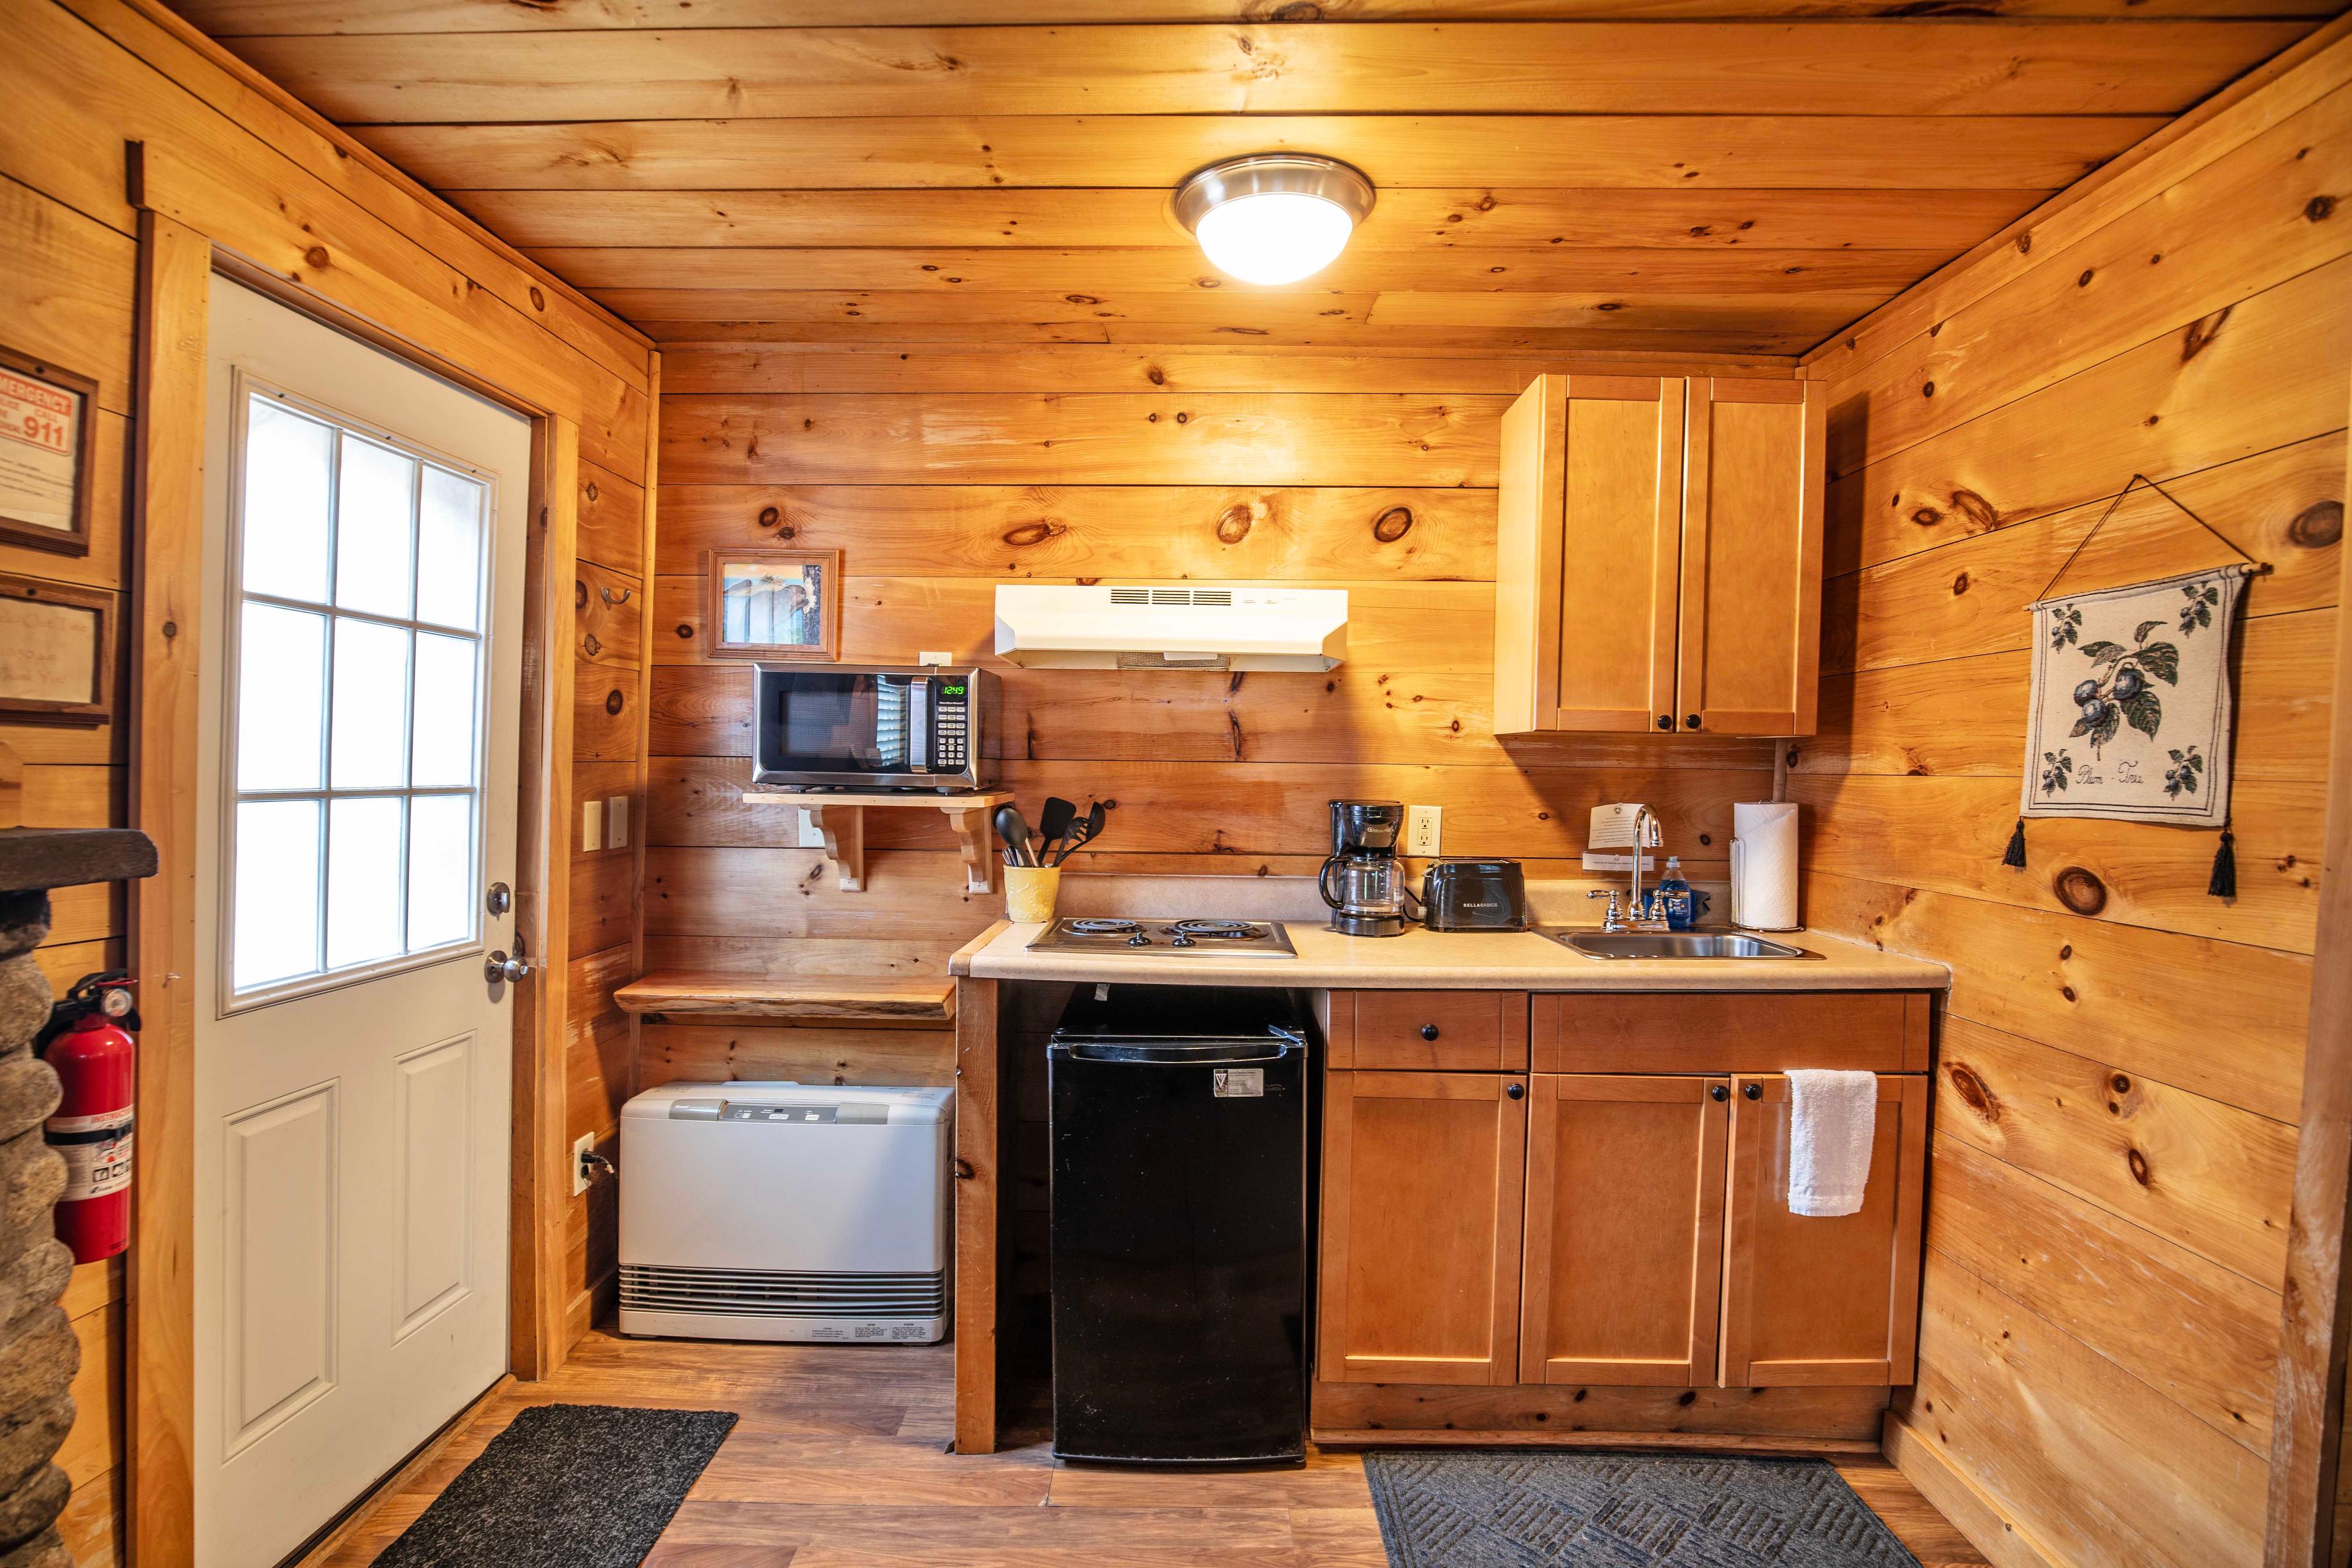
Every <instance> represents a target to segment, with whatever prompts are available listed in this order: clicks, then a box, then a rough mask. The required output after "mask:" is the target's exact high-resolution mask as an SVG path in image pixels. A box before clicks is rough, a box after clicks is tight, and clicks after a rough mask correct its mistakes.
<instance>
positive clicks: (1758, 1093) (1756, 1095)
mask: <svg viewBox="0 0 2352 1568" xmlns="http://www.w3.org/2000/svg"><path fill="white" fill-rule="evenodd" d="M1739 1092H1740V1093H1742V1094H1744V1095H1746V1096H1747V1097H1748V1099H1750V1100H1761V1099H1763V1098H1764V1086H1763V1085H1762V1084H1760V1083H1750V1084H1742V1085H1741V1086H1740V1089H1739Z"/></svg>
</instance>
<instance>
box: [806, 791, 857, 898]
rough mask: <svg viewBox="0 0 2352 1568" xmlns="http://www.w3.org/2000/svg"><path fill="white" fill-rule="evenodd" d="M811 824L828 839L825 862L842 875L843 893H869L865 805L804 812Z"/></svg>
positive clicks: (820, 807)
mask: <svg viewBox="0 0 2352 1568" xmlns="http://www.w3.org/2000/svg"><path fill="white" fill-rule="evenodd" d="M803 810H805V811H806V812H807V813H808V815H809V821H810V822H811V823H812V824H814V826H815V827H816V830H817V831H818V832H819V833H822V834H824V858H826V859H828V860H830V861H832V862H833V868H834V870H835V872H837V873H838V874H839V875H840V878H841V890H842V891H843V892H845V893H862V892H864V891H865V890H866V808H865V807H864V806H862V805H811V806H805V807H803Z"/></svg>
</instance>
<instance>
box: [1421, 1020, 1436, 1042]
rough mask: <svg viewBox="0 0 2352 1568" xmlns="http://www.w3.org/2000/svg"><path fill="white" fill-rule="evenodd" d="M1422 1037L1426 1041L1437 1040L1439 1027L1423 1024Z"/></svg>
mask: <svg viewBox="0 0 2352 1568" xmlns="http://www.w3.org/2000/svg"><path fill="white" fill-rule="evenodd" d="M1421 1037H1422V1038H1423V1039H1424V1040H1433V1039H1435V1038H1437V1026H1436V1025H1434V1024H1423V1026H1421Z"/></svg>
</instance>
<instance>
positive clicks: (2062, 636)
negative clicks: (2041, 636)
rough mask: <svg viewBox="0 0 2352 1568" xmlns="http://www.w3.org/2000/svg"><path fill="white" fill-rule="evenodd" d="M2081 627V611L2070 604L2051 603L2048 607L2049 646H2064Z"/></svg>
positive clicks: (2079, 631) (2073, 637)
mask: <svg viewBox="0 0 2352 1568" xmlns="http://www.w3.org/2000/svg"><path fill="white" fill-rule="evenodd" d="M2082 629H2083V612H2082V611H2080V610H2078V609H2076V608H2075V607H2074V605H2052V606H2051V608H2050V646H2051V647H2053V648H2060V647H2065V646H2066V645H2067V644H2068V643H2070V642H2073V641H2074V639H2075V637H2076V636H2077V635H2079V634H2080V633H2081V631H2082Z"/></svg>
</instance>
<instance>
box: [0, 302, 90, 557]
mask: <svg viewBox="0 0 2352 1568" xmlns="http://www.w3.org/2000/svg"><path fill="white" fill-rule="evenodd" d="M97 416H98V383H97V382H95V381H92V380H91V379H90V378H89V377H88V376H86V375H77V374H74V373H73V372H71V371H67V370H59V369H58V367H57V366H56V365H53V364H50V363H47V361H44V360H38V359H35V358H34V357H33V356H31V355H30V354H20V353H16V351H15V350H13V349H6V348H0V540H5V541H7V542H10V543H12V544H29V545H31V546H32V547H33V548H34V549H36V550H54V551H56V552H58V554H60V555H87V554H89V508H90V491H91V488H92V487H91V483H90V480H91V477H92V476H93V475H94V474H95V473H96V472H97V468H98V433H97V430H96V429H95V428H94V426H95V425H96V422H97Z"/></svg>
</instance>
